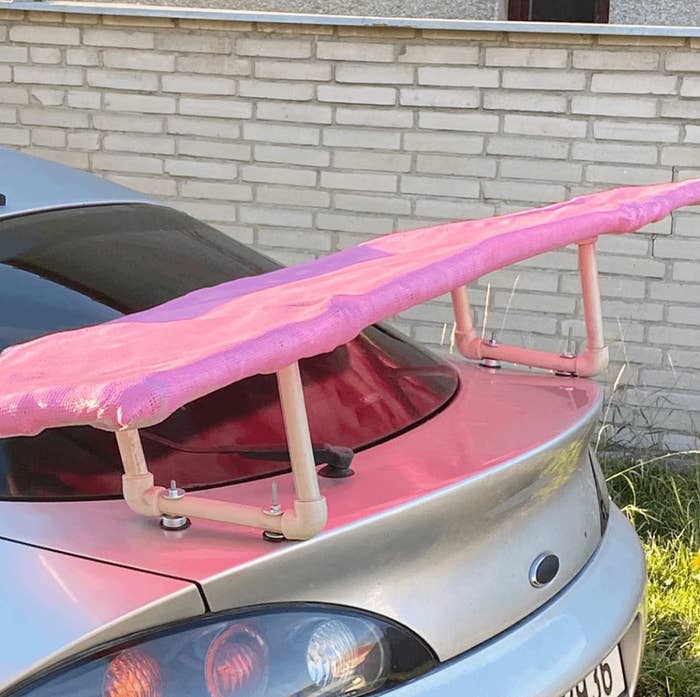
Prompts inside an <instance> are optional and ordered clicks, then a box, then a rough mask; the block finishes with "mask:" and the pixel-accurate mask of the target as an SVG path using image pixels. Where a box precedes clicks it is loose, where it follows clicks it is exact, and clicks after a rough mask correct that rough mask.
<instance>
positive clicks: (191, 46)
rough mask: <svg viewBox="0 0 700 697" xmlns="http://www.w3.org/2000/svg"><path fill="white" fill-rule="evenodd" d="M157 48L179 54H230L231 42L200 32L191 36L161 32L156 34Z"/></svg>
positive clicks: (224, 37)
mask: <svg viewBox="0 0 700 697" xmlns="http://www.w3.org/2000/svg"><path fill="white" fill-rule="evenodd" d="M155 46H156V48H157V49H158V50H159V51H175V52H177V53H226V54H228V53H230V52H231V40H230V38H229V37H228V36H222V35H221V34H213V33H211V32H200V33H194V34H190V33H187V32H181V31H161V32H158V33H157V34H156V43H155Z"/></svg>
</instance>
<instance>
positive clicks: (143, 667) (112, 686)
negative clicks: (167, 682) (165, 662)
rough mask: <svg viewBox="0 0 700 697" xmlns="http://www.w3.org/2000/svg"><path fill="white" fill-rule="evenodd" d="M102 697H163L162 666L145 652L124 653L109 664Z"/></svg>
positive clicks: (135, 650)
mask: <svg viewBox="0 0 700 697" xmlns="http://www.w3.org/2000/svg"><path fill="white" fill-rule="evenodd" d="M102 697H163V673H162V671H161V669H160V664H159V663H158V661H157V660H156V659H155V658H153V657H152V656H149V655H148V654H147V653H146V652H145V651H141V650H139V649H127V650H126V651H122V652H121V653H119V654H117V655H116V656H115V657H114V658H113V659H112V660H111V661H110V663H109V666H108V668H107V672H106V673H105V677H104V683H103V685H102Z"/></svg>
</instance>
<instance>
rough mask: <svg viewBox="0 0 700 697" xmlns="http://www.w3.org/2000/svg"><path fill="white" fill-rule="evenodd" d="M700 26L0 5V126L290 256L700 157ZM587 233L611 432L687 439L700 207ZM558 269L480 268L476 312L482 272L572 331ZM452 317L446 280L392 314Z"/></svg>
mask: <svg viewBox="0 0 700 697" xmlns="http://www.w3.org/2000/svg"><path fill="white" fill-rule="evenodd" d="M697 44H698V42H697V41H696V40H689V39H682V38H674V39H673V40H668V41H661V40H659V38H658V37H656V38H654V37H648V38H647V37H634V38H629V39H628V38H625V37H623V36H601V37H598V38H595V37H592V36H576V35H556V34H546V35H544V34H540V35H525V34H507V33H488V32H446V31H435V30H425V31H422V32H421V31H418V30H414V29H410V28H408V27H404V28H401V29H391V28H386V27H384V28H379V27H378V28H370V27H335V28H334V27H329V26H324V27H309V26H294V25H285V26H282V25H266V24H261V25H252V24H246V23H242V22H240V23H236V22H215V21H198V20H195V19H189V20H166V19H149V18H146V17H143V18H138V17H137V18H134V17H119V16H102V17H100V16H96V15H90V16H81V15H75V14H70V15H57V14H51V15H48V14H47V13H40V12H27V13H24V12H20V11H14V10H11V9H6V10H3V11H0V143H2V144H5V145H8V146H10V147H19V148H22V149H24V150H27V151H28V152H34V153H36V154H38V155H42V156H44V157H48V158H52V159H56V160H59V161H62V162H66V163H68V164H71V165H74V166H77V167H82V168H85V169H90V170H93V171H96V172H98V173H100V174H102V175H103V176H107V177H109V178H111V179H113V180H115V181H118V182H120V183H123V184H126V185H128V186H132V187H134V188H136V189H139V190H141V191H144V192H147V193H149V194H153V195H157V196H162V197H165V198H167V199H170V200H172V201H173V202H174V203H175V205H177V206H179V207H181V208H182V209H183V210H186V211H188V212H190V213H192V214H194V215H197V216H200V217H202V218H204V219H206V220H207V221H209V222H211V223H212V224H214V225H218V226H219V227H220V228H221V229H223V230H224V231H225V232H226V233H227V234H230V235H232V236H234V237H236V238H238V239H240V240H242V241H244V242H246V243H249V244H253V245H255V246H257V247H259V248H260V249H261V250H264V251H265V252H267V253H268V254H271V255H273V256H276V257H277V258H279V259H281V260H283V261H285V262H287V263H297V262H301V261H305V260H308V259H311V258H314V257H318V256H319V255H323V254H327V253H329V252H331V251H333V250H337V249H342V248H344V247H347V246H349V245H352V244H357V243H358V242H361V241H362V240H366V239H369V238H371V237H372V236H373V235H376V234H381V233H384V232H389V231H391V230H395V229H402V228H409V227H415V226H420V225H429V224H432V223H435V222H439V221H443V220H448V219H456V218H469V217H483V216H489V215H494V214H498V213H506V212H511V211H517V210H521V209H523V208H527V207H531V206H535V205H541V204H546V203H550V202H554V201H560V200H563V199H566V198H568V197H571V196H574V195H577V194H581V193H586V192H589V191H593V190H597V189H601V188H606V187H608V186H611V185H616V184H647V183H652V182H663V181H670V180H678V179H683V178H688V177H691V176H700V77H698V76H697V75H698V73H700V57H699V56H698V52H697V48H698V45H697ZM600 249H601V257H600V267H601V270H602V279H601V287H602V293H603V296H604V313H605V328H606V333H607V336H608V339H609V341H610V344H611V349H612V356H613V359H614V362H613V365H612V366H611V369H610V376H609V379H610V381H611V382H612V381H613V380H614V378H615V377H616V376H617V374H618V371H619V370H620V365H621V364H622V363H626V364H627V365H626V368H625V372H624V374H623V378H622V381H621V382H622V387H621V389H620V390H619V391H618V393H617V394H616V395H615V403H616V404H617V405H619V407H620V409H617V408H616V409H614V410H611V412H612V413H615V419H616V424H617V425H620V426H621V425H623V424H626V426H625V427H624V428H622V429H621V430H620V432H619V434H618V437H620V438H622V439H627V440H630V441H634V443H635V444H637V445H649V444H650V443H654V442H656V443H657V444H661V445H662V444H663V441H662V440H660V439H663V438H665V443H666V444H667V445H669V446H672V447H691V446H692V447H697V439H696V432H697V430H698V429H697V427H696V424H700V377H698V376H699V375H700V372H698V371H700V358H699V357H698V356H699V355H700V352H698V350H697V348H698V345H699V343H700V309H698V307H699V306H700V270H699V269H700V216H699V215H697V214H693V213H692V212H690V211H683V212H681V213H678V214H676V215H675V216H674V218H673V220H668V221H662V222H660V223H657V224H655V225H652V226H649V227H648V228H647V229H646V230H644V231H642V232H641V233H640V234H639V235H638V236H636V237H629V238H628V237H625V238H610V239H605V240H601V243H600ZM575 266H576V256H575V253H574V252H573V251H568V250H567V251H563V252H556V253H551V254H548V255H545V256H544V257H542V258H540V259H537V260H531V261H528V262H526V263H523V264H521V265H520V266H519V267H518V268H515V269H507V270H504V271H501V272H498V273H496V274H492V275H491V276H490V277H489V278H488V279H483V280H482V281H481V282H480V283H479V284H476V286H475V288H474V290H473V297H474V300H475V303H476V305H477V314H478V319H479V321H481V319H482V317H483V303H484V299H485V288H486V284H487V283H490V284H491V286H492V294H491V299H492V305H491V308H490V312H489V326H488V329H489V330H495V331H497V332H499V333H500V336H501V337H502V339H503V340H513V341H516V342H519V343H522V344H524V345H527V346H533V345H541V346H543V347H545V348H549V349H552V350H562V349H564V348H566V347H567V342H568V341H569V339H571V341H572V342H580V340H581V337H582V336H583V325H582V322H581V302H580V298H579V288H578V278H577V276H576V273H575V271H574V269H575ZM514 287H515V293H514V295H513V297H512V300H511V291H512V289H513V288H514ZM509 302H510V303H511V304H510V311H509V312H508V314H507V315H506V314H505V309H506V307H507V305H508V303H509ZM450 322H451V314H450V308H449V305H448V303H447V301H446V299H445V298H441V299H438V300H436V301H435V302H433V303H431V304H429V305H428V306H425V307H419V308H414V309H412V310H411V311H409V312H407V313H405V314H404V315H403V316H402V317H400V318H398V319H397V325H398V326H400V327H401V328H402V329H405V330H406V331H408V332H409V333H411V335H412V336H413V337H415V338H416V339H418V340H420V341H425V342H428V343H430V344H439V343H440V342H441V341H443V342H444V341H445V337H447V342H449V335H450V331H449V329H450V327H449V325H450ZM446 325H447V327H446V329H445V326H446ZM501 326H503V331H502V332H501ZM648 424H651V428H649V426H648Z"/></svg>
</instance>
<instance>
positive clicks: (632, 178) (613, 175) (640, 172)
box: [585, 165, 671, 186]
mask: <svg viewBox="0 0 700 697" xmlns="http://www.w3.org/2000/svg"><path fill="white" fill-rule="evenodd" d="M585 179H586V181H589V182H594V183H603V184H620V185H624V186H633V185H636V184H640V185H645V184H661V183H663V182H667V181H670V179H671V172H670V171H669V170H667V171H665V172H664V170H662V169H648V168H643V167H633V166H627V167H626V166H623V165H589V166H588V167H586V172H585Z"/></svg>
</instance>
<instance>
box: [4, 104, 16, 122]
mask: <svg viewBox="0 0 700 697" xmlns="http://www.w3.org/2000/svg"><path fill="white" fill-rule="evenodd" d="M0 123H17V109H16V108H15V107H6V106H1V105H0Z"/></svg>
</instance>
